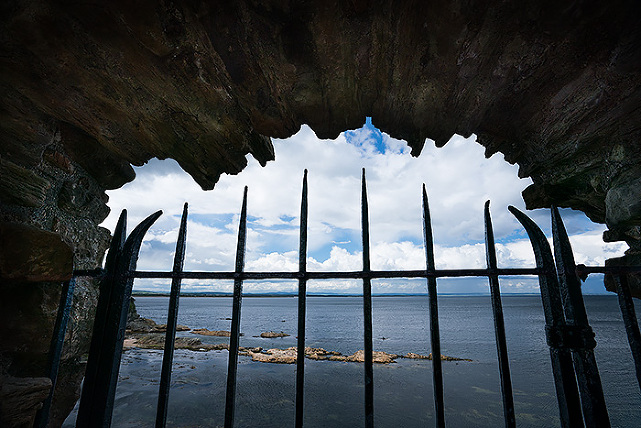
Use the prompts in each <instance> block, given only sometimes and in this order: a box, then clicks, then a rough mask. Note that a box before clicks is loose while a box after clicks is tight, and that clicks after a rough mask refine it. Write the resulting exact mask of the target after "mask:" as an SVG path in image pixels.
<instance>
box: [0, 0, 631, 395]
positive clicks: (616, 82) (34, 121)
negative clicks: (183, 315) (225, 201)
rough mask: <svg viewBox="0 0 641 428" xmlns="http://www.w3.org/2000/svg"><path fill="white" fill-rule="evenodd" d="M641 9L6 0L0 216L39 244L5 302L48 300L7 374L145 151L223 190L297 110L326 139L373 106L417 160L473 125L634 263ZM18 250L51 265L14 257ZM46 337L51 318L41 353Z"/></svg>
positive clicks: (537, 191) (6, 289)
mask: <svg viewBox="0 0 641 428" xmlns="http://www.w3.org/2000/svg"><path fill="white" fill-rule="evenodd" d="M639 8H640V6H639V4H638V2H635V1H631V0H614V1H610V2H574V3H569V4H568V3H562V2H553V1H538V0H537V1H525V2H499V1H489V2H488V1H485V2H480V1H472V2H461V1H456V0H455V1H451V0H447V1H446V0H436V1H431V2H429V4H425V3H424V2H421V1H418V0H413V1H404V2H400V3H399V2H395V1H390V0H384V1H379V2H376V3H374V2H369V1H360V0H359V1H348V2H326V1H320V0H315V1H308V2H288V1H278V2H273V1H261V2H249V1H234V2H214V3H212V2H205V1H191V2H153V1H140V2H135V3H131V2H108V3H105V4H96V3H83V2H75V3H68V2H53V1H50V0H29V1H17V0H8V1H4V2H2V4H1V5H0V43H1V46H2V55H0V76H1V77H0V92H1V93H2V94H3V95H2V99H1V100H0V173H1V176H2V179H1V180H0V223H2V224H3V230H7V228H9V229H12V230H17V229H16V228H20V227H25V228H24V229H23V230H24V233H25V236H31V238H30V239H26V240H24V241H22V242H20V240H18V247H16V246H13V245H12V246H3V247H2V249H1V251H2V253H1V254H0V264H1V267H2V271H1V275H2V278H1V280H2V282H1V284H0V288H1V289H0V298H1V299H2V300H1V301H2V302H8V303H6V306H7V310H8V312H6V313H4V314H3V315H2V316H3V317H4V318H3V319H0V321H2V322H3V323H4V321H5V319H9V320H10V319H11V318H16V317H19V316H20V314H19V313H17V309H15V308H17V307H19V304H17V299H18V298H23V297H25V293H27V294H29V296H27V297H25V301H29V302H31V303H32V304H33V305H34V306H35V307H43V308H44V309H42V311H41V312H42V316H40V317H37V318H36V320H37V321H34V323H35V324H37V326H35V325H31V326H20V325H17V324H11V325H13V326H14V327H12V328H14V330H11V335H12V338H11V339H10V340H9V341H8V342H7V343H5V342H2V343H0V354H1V355H0V356H1V358H0V360H1V361H2V363H1V364H2V367H1V369H2V370H6V371H7V372H9V373H11V374H13V375H17V376H26V375H27V374H26V373H29V376H35V377H39V376H42V375H43V374H44V373H43V367H44V365H45V364H44V361H46V352H47V351H46V350H47V343H48V342H47V341H48V340H49V338H50V330H45V329H44V327H45V326H47V327H48V328H49V327H50V326H51V325H52V318H51V317H55V311H51V310H49V309H50V307H49V303H50V302H55V301H56V296H57V295H58V294H59V284H58V283H57V282H58V281H60V280H61V278H64V277H66V276H68V275H69V273H68V268H69V266H71V265H73V266H74V267H75V268H79V269H92V268H95V267H97V266H99V265H100V263H101V261H102V257H103V255H104V252H105V249H106V246H107V243H108V240H109V234H108V232H107V231H106V230H104V229H101V228H100V227H98V226H97V225H98V224H99V223H100V222H101V221H102V220H103V219H104V218H105V216H106V215H107V212H108V208H107V206H106V200H107V197H106V195H105V193H104V191H105V189H115V188H118V187H120V186H122V185H123V184H124V183H126V182H128V181H131V180H132V179H133V178H134V172H133V169H132V168H131V164H134V165H141V164H143V163H145V162H146V161H147V160H148V159H150V158H152V157H158V158H167V157H171V158H173V159H176V160H177V161H178V163H179V164H180V165H181V166H182V167H183V168H184V169H185V171H187V172H188V173H189V174H191V175H192V177H194V179H195V180H196V181H197V182H198V183H199V184H200V185H201V186H202V187H203V188H205V189H210V188H212V187H213V186H214V185H215V183H216V181H217V180H218V178H219V177H220V175H221V174H235V173H238V172H239V171H241V170H242V169H243V168H244V167H245V165H246V163H247V160H246V155H247V154H251V155H252V156H253V157H254V158H255V159H256V160H258V162H260V163H261V164H265V163H266V162H267V161H269V160H271V159H273V158H274V152H273V147H272V145H271V142H270V140H269V137H287V136H289V135H292V134H293V133H294V132H296V131H297V130H298V128H299V127H300V125H301V124H303V123H306V124H309V125H310V126H311V127H312V128H313V129H314V130H315V131H316V133H317V134H318V135H319V136H320V137H322V138H327V137H335V136H337V135H338V134H339V133H340V132H341V131H343V130H345V129H350V128H357V127H359V126H361V125H362V123H363V118H364V117H365V116H371V117H372V118H373V122H374V123H375V124H376V125H377V126H378V127H379V128H380V129H381V130H383V131H385V132H387V133H389V134H391V135H393V136H395V137H398V138H404V139H406V140H407V141H408V144H409V145H410V146H411V148H412V153H413V154H414V155H418V154H419V153H420V151H421V149H422V147H423V145H424V144H425V139H426V138H431V139H432V140H434V141H435V143H436V145H438V146H440V145H443V144H445V143H446V142H447V141H448V139H449V138H450V137H451V136H452V134H454V133H458V134H461V135H469V134H470V133H476V134H477V135H478V141H479V143H480V144H482V145H484V146H485V147H486V153H487V155H488V156H489V155H491V154H493V153H495V152H497V151H499V152H501V153H503V154H504V155H505V159H506V161H508V162H512V163H518V164H519V166H520V170H519V174H520V175H521V176H523V177H525V176H529V177H531V178H532V180H533V182H534V184H533V185H532V186H531V187H529V188H528V189H526V191H525V192H524V194H523V196H524V199H525V201H526V204H527V206H528V208H536V207H546V206H549V205H550V204H556V205H558V206H562V207H572V208H575V209H579V210H581V211H583V212H585V213H586V214H587V215H588V216H589V217H590V218H592V219H593V220H594V221H597V222H604V223H606V224H607V225H608V227H609V231H608V232H607V233H606V235H605V239H606V240H618V241H621V240H623V241H626V242H627V243H628V244H629V245H630V250H629V254H628V256H626V257H627V259H626V260H622V261H619V262H618V263H620V264H629V263H630V260H632V259H633V258H634V257H639V254H641V233H640V230H641V228H640V226H641V205H640V204H639V200H641V187H640V186H639V185H638V184H639V180H640V177H641V165H640V164H639V159H640V155H641V145H640V144H639V141H640V137H641V108H640V104H641V49H640V48H639V47H640V46H641V27H640V26H639V25H638V22H639V18H640V17H641V14H640V12H639ZM430 144H431V143H430ZM9 223H11V225H8V226H6V227H5V226H4V225H7V224H9ZM16 225H18V226H16ZM27 226H29V227H33V228H35V229H37V231H36V230H33V229H28V228H27ZM48 232H51V233H53V234H56V235H58V237H59V238H58V237H55V238H54V237H52V236H50V235H48ZM2 233H5V232H4V231H3V232H2ZM37 235H41V236H42V239H40V238H39V237H37ZM56 239H58V240H59V241H60V242H58V241H56ZM3 243H4V240H3ZM62 243H64V244H65V245H67V246H68V248H66V247H64V245H63V244H62ZM56 248H57V249H60V251H52V249H56ZM69 249H71V252H70V251H69ZM12 252H15V254H12ZM12 257H19V258H20V260H29V259H30V258H33V257H35V258H36V259H37V260H36V261H35V263H34V264H33V265H30V264H26V265H25V264H21V263H14V262H13V261H11V262H9V263H6V262H3V261H6V260H12ZM50 257H52V258H51V259H50V260H41V259H43V258H45V259H49V258H50ZM54 257H55V258H54ZM34 281H37V282H34ZM634 284H639V283H638V282H636V283H634ZM635 293H636V295H637V296H639V295H641V289H639V288H636V289H635ZM95 296H96V288H95V284H94V282H93V281H89V280H82V281H81V283H80V284H78V285H77V298H76V301H75V303H74V310H73V317H74V320H73V322H72V324H73V325H72V326H70V332H69V337H68V339H69V342H68V345H67V347H66V348H65V349H66V351H65V362H66V363H69V364H71V363H72V362H74V361H75V362H76V363H73V364H75V367H76V369H75V370H76V371H81V370H82V366H81V365H80V362H79V361H80V356H81V355H82V354H83V353H84V352H86V349H87V338H88V334H89V332H90V331H91V319H92V311H93V307H94V305H95ZM38 299H40V300H38ZM3 304H4V303H3ZM38 310H39V309H38ZM3 325H6V324H3ZM32 330H36V331H46V334H41V335H39V336H38V339H37V342H38V343H33V345H34V346H31V345H32V343H31V342H33V341H35V340H36V339H34V338H28V337H27V336H28V333H29V332H30V331H32ZM19 338H24V343H22V344H19V343H17V342H19ZM25 350H28V351H25ZM25 352H26V353H25ZM27 354H28V358H27ZM26 361H28V362H29V363H26ZM73 364H71V365H70V366H65V367H71V366H73ZM26 366H29V369H27V368H25V367H26ZM72 377H73V376H72ZM59 384H60V383H59ZM76 387H77V385H75V386H74V387H73V388H76ZM67 405H68V404H67Z"/></svg>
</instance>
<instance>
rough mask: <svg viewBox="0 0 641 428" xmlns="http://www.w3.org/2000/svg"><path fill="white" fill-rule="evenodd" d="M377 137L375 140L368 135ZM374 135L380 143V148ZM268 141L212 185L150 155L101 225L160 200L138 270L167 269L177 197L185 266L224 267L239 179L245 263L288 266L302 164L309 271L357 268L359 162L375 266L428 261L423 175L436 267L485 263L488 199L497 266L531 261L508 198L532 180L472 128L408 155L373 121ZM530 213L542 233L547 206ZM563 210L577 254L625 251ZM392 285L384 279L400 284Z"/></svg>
mask: <svg viewBox="0 0 641 428" xmlns="http://www.w3.org/2000/svg"><path fill="white" fill-rule="evenodd" d="M373 136H374V137H376V136H378V137H377V138H379V139H380V138H382V140H381V141H378V142H376V141H373V140H372V137H373ZM348 140H349V142H350V143H351V144H350V143H348ZM377 144H378V146H377ZM381 144H384V145H385V148H384V153H381V151H382V150H381V148H380V147H381ZM274 147H275V150H276V161H275V162H269V163H268V164H267V166H266V167H264V168H262V167H260V166H259V165H258V163H257V162H252V161H250V162H249V165H248V167H247V168H246V169H245V170H244V171H243V172H241V173H240V174H238V175H237V176H223V177H221V179H220V182H219V183H218V184H217V185H216V188H215V189H214V190H213V191H208V192H204V191H202V190H201V189H200V188H199V187H198V186H197V185H196V184H195V182H194V181H193V180H192V179H191V177H189V176H188V175H187V174H185V173H184V172H182V171H181V170H180V168H179V167H178V166H177V164H176V163H175V162H174V161H171V160H168V161H162V162H161V161H157V160H154V161H152V162H150V165H149V166H147V167H144V168H137V169H136V170H137V174H138V177H137V178H136V180H135V181H133V182H132V183H129V184H127V185H126V186H125V187H124V188H123V189H120V190H117V191H112V192H109V196H110V202H109V205H110V207H111V208H112V210H113V211H112V214H111V215H110V216H109V217H108V218H107V220H106V221H105V222H104V224H103V225H105V226H106V227H109V228H111V229H112V228H113V226H114V225H115V222H116V220H117V215H118V213H119V211H120V210H121V209H122V208H125V207H126V208H127V209H128V212H129V230H131V229H132V227H133V225H135V224H137V223H138V222H139V221H141V220H142V219H143V218H144V217H146V216H147V215H149V214H150V213H152V212H154V211H156V210H158V209H162V210H163V211H164V215H163V216H162V217H161V218H160V219H159V220H158V222H157V223H156V224H155V225H154V226H153V227H152V229H151V230H150V231H149V233H148V235H147V237H146V238H145V242H144V245H143V251H142V252H141V257H140V261H139V269H147V270H151V269H154V270H169V269H170V268H171V265H172V257H173V251H174V246H175V239H176V237H177V231H176V229H177V227H178V224H179V221H180V214H181V212H182V205H183V203H184V202H185V201H189V204H190V206H189V211H190V221H189V223H188V239H187V258H186V261H185V269H187V270H224V271H231V270H233V266H234V260H235V252H236V235H237V233H238V218H239V215H238V212H239V210H240V206H241V199H242V193H243V187H244V186H245V185H248V186H249V192H248V214H249V231H248V238H247V257H246V260H247V262H246V265H247V269H248V270H254V271H268V270H271V271H295V270H296V269H297V267H298V253H297V251H298V233H299V232H298V225H299V221H300V220H299V218H298V215H299V210H300V191H301V180H302V175H303V169H304V168H307V169H308V170H309V177H308V180H309V226H308V249H309V254H308V256H309V258H308V270H310V271H311V270H319V271H320V270H324V271H328V270H331V271H341V270H360V269H361V267H362V254H361V232H360V222H361V220H360V209H361V208H360V195H361V183H360V177H361V168H363V167H365V168H366V171H367V188H368V201H369V217H370V218H369V220H370V242H371V244H370V246H371V264H372V269H375V270H389V269H392V270H402V269H423V268H424V266H425V255H424V250H423V247H422V240H423V230H422V227H423V220H422V207H421V185H422V183H426V186H427V190H428V193H429V200H430V211H431V217H432V223H433V235H434V242H435V246H436V248H435V255H436V265H437V268H438V269H458V268H482V267H484V266H485V248H484V245H483V243H482V242H483V236H484V230H483V205H484V203H485V201H486V200H488V199H489V200H491V201H492V207H491V209H492V216H493V218H492V220H493V226H494V233H495V236H496V240H497V253H498V260H499V265H500V266H502V267H517V266H522V267H530V266H533V265H534V261H533V256H532V250H531V247H530V244H529V242H528V241H527V236H526V235H525V233H524V231H523V230H522V228H521V226H520V225H519V224H518V222H516V220H515V219H514V218H513V216H512V215H511V214H510V213H509V212H508V211H507V209H506V208H507V205H515V206H517V207H518V208H520V209H524V204H523V201H522V199H521V196H520V193H521V191H522V190H523V189H524V188H525V187H526V186H527V185H529V184H530V180H529V179H526V180H520V179H518V177H517V167H516V166H513V165H509V164H508V163H506V162H505V161H504V160H503V159H502V158H501V156H500V155H494V156H492V157H491V158H490V159H485V158H484V149H483V147H481V146H480V145H478V144H476V143H475V142H474V138H468V139H464V138H462V137H460V136H454V137H453V138H452V139H451V140H450V142H449V143H448V144H447V145H446V146H445V147H444V148H441V149H437V148H435V147H434V145H433V144H432V143H430V142H429V141H428V142H427V143H426V145H425V148H424V150H423V153H422V154H421V155H420V156H419V157H418V158H412V157H411V156H410V155H409V148H408V147H407V145H406V144H405V142H403V141H400V140H396V139H393V138H391V137H389V136H388V135H386V134H382V137H381V134H378V133H374V132H373V131H372V130H370V129H365V128H364V129H361V130H357V131H354V132H352V133H350V134H349V135H347V136H346V134H341V136H339V137H338V138H337V139H336V140H320V139H318V138H317V137H316V136H315V134H314V133H313V131H312V130H311V129H310V128H308V127H306V126H303V127H302V128H301V130H300V132H299V133H298V134H296V135H295V136H293V137H291V138H289V139H287V140H278V139H275V140H274ZM528 214H529V215H530V216H531V217H532V218H533V219H534V220H535V221H537V223H539V224H541V225H542V226H543V229H544V231H546V232H547V231H549V227H547V226H546V223H549V214H548V213H546V210H538V211H534V212H528ZM563 215H564V217H565V218H566V224H568V230H570V231H571V233H573V235H572V236H571V240H572V244H573V246H574V249H575V252H576V261H577V263H585V264H602V263H603V260H604V259H605V258H608V257H614V256H617V255H620V254H621V253H622V252H623V250H624V249H625V245H624V244H622V243H619V244H605V243H603V241H602V240H601V233H602V231H603V230H604V227H603V226H601V225H595V224H593V223H591V222H589V221H588V220H587V219H586V218H585V217H584V216H582V215H576V214H575V213H573V212H570V211H564V212H563ZM570 226H571V227H570ZM356 283H358V281H357V282H356ZM269 284H271V285H269ZM319 284H320V283H319ZM399 284H400V283H397V284H396V285H393V284H392V283H390V284H388V286H389V287H392V288H393V287H397V288H399V289H401V288H403V287H405V286H402V285H399ZM408 284H409V283H408ZM513 284H514V285H513V286H512V287H513V288H514V289H519V287H521V288H523V287H525V288H527V287H529V288H528V289H531V286H530V285H527V286H525V285H523V284H522V283H519V282H518V281H515V282H514V283H513ZM519 284H521V285H519ZM191 286H194V287H195V286H196V285H195V284H192V285H191ZM227 286H228V285H225V287H227ZM270 286H273V287H276V289H278V287H284V285H283V283H264V284H262V285H261V287H263V288H265V287H267V288H269V287H270ZM290 286H291V284H288V285H287V287H290ZM318 287H320V288H322V289H323V290H345V291H348V290H352V289H353V287H357V286H356V285H354V284H353V282H349V281H347V282H345V281H342V282H339V281H334V282H331V283H330V282H322V285H319V286H318ZM341 287H342V288H341ZM407 287H410V288H411V287H414V285H411V286H410V285H407ZM320 288H319V289H320Z"/></svg>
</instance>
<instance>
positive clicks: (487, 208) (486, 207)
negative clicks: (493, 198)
mask: <svg viewBox="0 0 641 428" xmlns="http://www.w3.org/2000/svg"><path fill="white" fill-rule="evenodd" d="M485 209H486V210H489V209H490V200H489V199H488V200H487V201H485Z"/></svg>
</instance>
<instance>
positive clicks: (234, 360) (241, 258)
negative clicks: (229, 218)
mask: <svg viewBox="0 0 641 428" xmlns="http://www.w3.org/2000/svg"><path fill="white" fill-rule="evenodd" d="M246 241H247V186H245V191H244V193H243V206H242V208H241V211H240V225H239V226H238V243H237V246H236V268H235V270H234V274H235V275H234V297H233V303H232V315H231V336H230V338H229V364H228V366H227V392H226V396H225V428H232V427H233V426H234V411H235V401H236V375H237V373H238V343H239V339H240V308H241V304H242V299H243V278H242V274H243V271H244V269H245V244H246Z"/></svg>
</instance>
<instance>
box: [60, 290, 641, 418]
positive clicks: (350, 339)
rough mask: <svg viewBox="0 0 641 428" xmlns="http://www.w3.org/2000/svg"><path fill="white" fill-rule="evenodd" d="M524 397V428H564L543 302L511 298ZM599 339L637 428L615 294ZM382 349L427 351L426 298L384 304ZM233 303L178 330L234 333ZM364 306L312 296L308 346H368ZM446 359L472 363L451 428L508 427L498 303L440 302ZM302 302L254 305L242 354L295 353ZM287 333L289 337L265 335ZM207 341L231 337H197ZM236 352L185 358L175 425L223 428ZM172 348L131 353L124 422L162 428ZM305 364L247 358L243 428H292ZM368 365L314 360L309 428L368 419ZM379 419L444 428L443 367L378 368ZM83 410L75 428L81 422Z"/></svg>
mask: <svg viewBox="0 0 641 428" xmlns="http://www.w3.org/2000/svg"><path fill="white" fill-rule="evenodd" d="M502 301H503V312H504V318H505V326H506V336H507V346H508V352H509V357H510V369H511V374H512V384H513V389H514V402H515V412H516V422H517V425H518V426H522V427H541V426H546V427H547V426H549V427H555V426H559V421H558V407H557V401H556V395H555V391H554V383H553V377H552V371H551V367H550V356H549V355H550V354H549V348H548V347H547V345H546V342H545V334H544V331H545V330H544V326H545V322H544V317H543V310H542V307H541V299H540V297H539V296H523V295H520V296H517V295H505V296H503V298H502ZM585 304H586V309H587V311H588V317H589V321H590V323H591V325H592V327H593V329H594V331H595V333H596V340H597V348H596V349H595V354H596V359H597V363H598V365H599V370H600V373H601V379H602V382H603V388H604V391H605V398H606V402H607V405H608V410H609V412H610V418H611V420H612V425H613V426H619V427H629V426H636V424H637V423H638V421H640V420H641V394H640V393H639V386H638V384H637V382H636V377H635V374H634V366H633V361H632V357H631V354H630V349H629V346H628V344H627V338H626V333H625V329H624V327H623V322H622V320H621V314H620V312H619V309H618V304H617V299H616V296H614V295H612V296H585ZM167 305H168V299H167V298H164V297H137V298H136V306H137V309H138V312H139V313H140V314H141V316H143V317H147V318H151V319H153V320H155V321H156V322H158V323H165V322H166V313H167ZM372 310H373V337H374V344H373V345H374V350H380V351H386V352H389V353H394V354H406V353H407V352H415V353H419V354H428V353H429V352H430V346H429V343H430V341H429V311H428V300H427V296H407V297H396V296H395V297H382V296H381V297H376V296H375V297H374V298H373V302H372ZM230 318H231V298H225V297H216V298H205V297H195V298H194V297H183V298H181V299H180V310H179V317H178V323H179V324H183V325H187V326H189V327H190V328H207V329H209V330H229V329H230V325H231V321H230ZM362 320H363V314H362V299H361V298H358V297H311V296H310V297H308V299H307V319H306V345H307V346H312V347H322V348H325V349H327V350H331V351H338V352H341V353H343V354H351V353H353V352H355V351H357V350H359V349H363V339H362V337H363V321H362ZM439 323H440V331H441V351H442V353H443V354H445V355H448V356H453V357H458V358H468V359H471V360H472V361H471V362H466V361H458V362H455V361H450V362H448V361H444V362H443V378H444V380H443V383H444V389H445V417H446V422H447V425H448V426H451V427H487V426H501V425H503V407H502V402H501V390H500V384H499V374H498V363H497V357H496V345H495V339H494V324H493V319H492V312H491V304H490V297H489V296H439ZM296 328H297V299H296V298H293V297H244V298H243V305H242V319H241V332H242V336H241V338H240V345H241V346H248V347H249V346H261V347H263V348H265V349H267V348H281V349H284V348H287V347H290V346H296V334H297V332H296ZM265 331H277V332H280V331H282V332H284V333H287V334H289V336H286V337H282V338H274V339H265V338H261V337H260V333H261V332H265ZM178 335H179V336H189V337H198V338H200V339H201V340H202V342H203V343H222V342H225V341H227V340H228V339H227V338H219V337H209V336H196V335H194V334H193V333H190V332H179V333H178ZM227 357H228V353H227V351H209V352H194V351H185V350H176V352H175V358H174V365H173V374H172V387H171V391H170V398H169V411H168V426H177V427H196V426H222V422H223V417H224V401H225V382H226V373H227ZM161 361H162V351H153V350H140V349H134V350H128V351H126V352H125V353H124V354H123V358H122V364H121V368H120V378H119V383H118V388H117V391H116V400H115V408H114V414H113V426H115V427H120V426H132V427H133V426H136V427H138V426H153V421H154V418H155V411H156V400H157V394H158V384H159V378H160V366H161ZM295 377H296V368H295V365H281V364H269V363H260V362H253V361H251V359H250V358H248V357H240V359H239V365H238V383H237V398H236V423H235V426H237V427H244V426H247V427H249V426H261V427H281V426H291V425H293V421H294V408H295V407H294V406H295ZM363 400H364V388H363V365H362V364H360V363H348V362H333V361H312V360H306V361H305V420H304V422H305V426H308V427H354V426H356V427H357V426H363V420H364V405H363ZM374 413H375V416H374V418H375V425H376V426H377V427H419V426H432V425H433V424H434V419H433V418H434V405H433V394H432V367H431V361H428V360H409V359H398V360H397V362H396V363H394V364H389V365H375V366H374ZM73 417H74V415H73V414H72V415H71V416H70V418H69V419H68V420H67V422H66V425H65V426H73Z"/></svg>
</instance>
